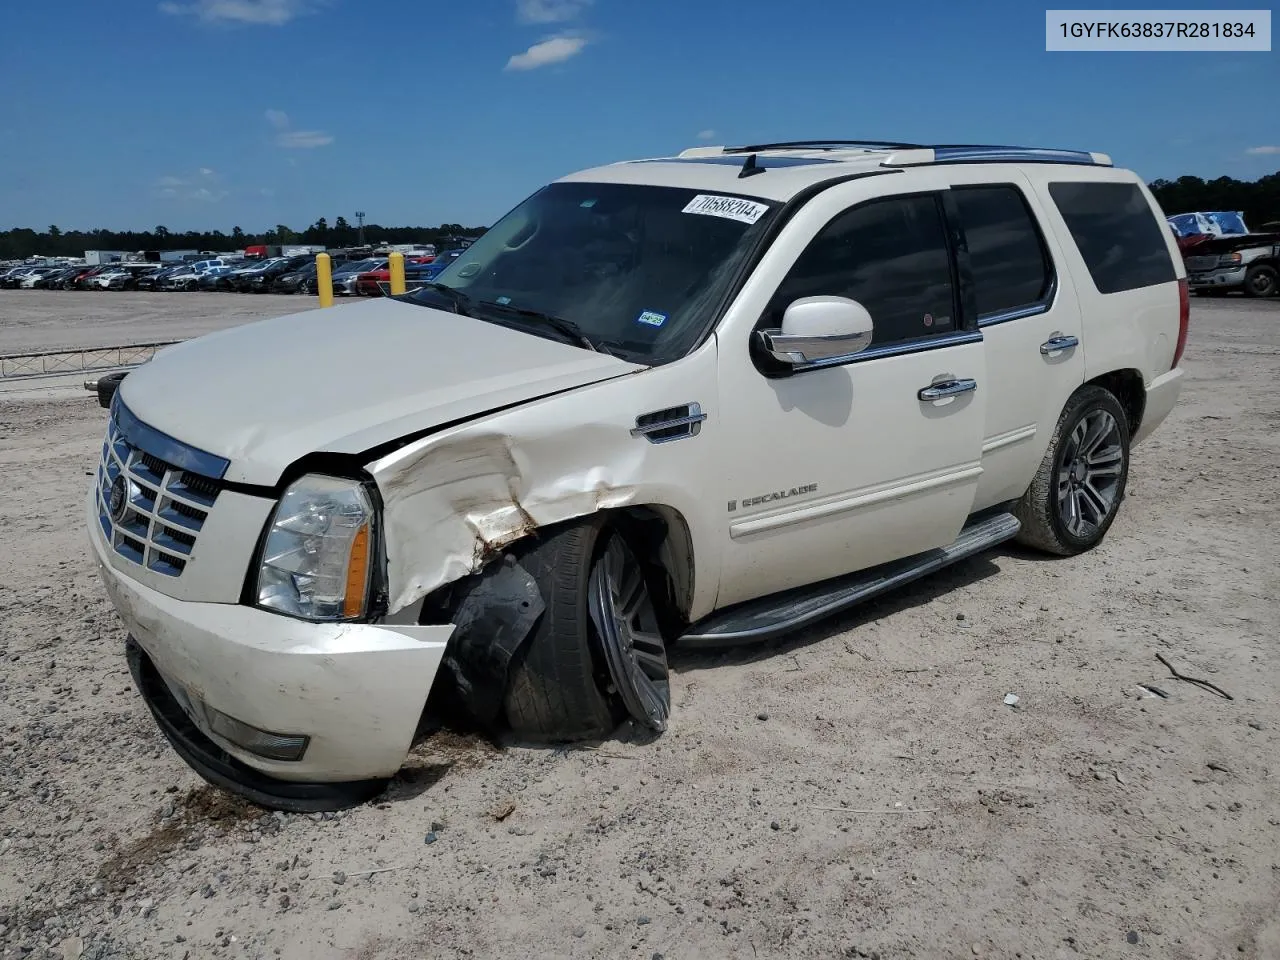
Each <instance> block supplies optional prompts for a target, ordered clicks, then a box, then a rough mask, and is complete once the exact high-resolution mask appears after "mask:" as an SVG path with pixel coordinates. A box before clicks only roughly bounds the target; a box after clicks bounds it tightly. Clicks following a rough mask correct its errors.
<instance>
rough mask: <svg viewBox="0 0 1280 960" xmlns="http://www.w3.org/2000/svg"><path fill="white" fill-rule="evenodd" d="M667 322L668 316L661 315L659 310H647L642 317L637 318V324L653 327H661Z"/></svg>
mask: <svg viewBox="0 0 1280 960" xmlns="http://www.w3.org/2000/svg"><path fill="white" fill-rule="evenodd" d="M666 322H667V315H666V314H665V313H659V312H658V311H657V310H646V311H644V312H643V313H642V314H640V316H638V317H636V323H644V324H648V325H649V326H651V327H660V326H662V325H663V324H664V323H666Z"/></svg>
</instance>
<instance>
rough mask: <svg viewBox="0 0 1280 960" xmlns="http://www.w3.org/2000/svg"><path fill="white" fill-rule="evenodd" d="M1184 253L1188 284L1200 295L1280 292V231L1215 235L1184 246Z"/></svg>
mask: <svg viewBox="0 0 1280 960" xmlns="http://www.w3.org/2000/svg"><path fill="white" fill-rule="evenodd" d="M1183 257H1184V262H1185V263H1186V267H1187V281H1188V286H1190V288H1191V290H1192V291H1193V292H1195V293H1196V294H1197V295H1198V296H1216V295H1222V294H1225V293H1229V292H1231V291H1239V292H1241V293H1243V294H1244V295H1245V296H1246V297H1274V296H1276V294H1277V293H1280V231H1277V232H1272V233H1248V234H1244V235H1243V236H1225V237H1212V238H1209V239H1206V240H1204V241H1202V242H1200V243H1197V244H1195V246H1194V247H1191V248H1188V249H1186V250H1184V251H1183Z"/></svg>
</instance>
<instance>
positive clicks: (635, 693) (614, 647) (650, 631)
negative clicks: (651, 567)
mask: <svg viewBox="0 0 1280 960" xmlns="http://www.w3.org/2000/svg"><path fill="white" fill-rule="evenodd" d="M587 603H588V608H587V609H588V612H589V613H590V615H591V622H592V623H593V624H594V625H595V628H596V631H597V633H598V634H599V636H600V644H601V646H602V647H603V648H604V655H605V661H606V663H607V664H608V667H609V675H610V677H612V679H613V685H614V688H615V689H616V691H617V693H618V696H619V697H620V698H621V699H622V703H623V706H625V707H626V709H627V712H628V713H629V714H631V716H632V717H633V718H635V719H636V720H637V721H639V722H640V723H643V724H645V725H646V726H647V727H649V728H651V729H653V730H656V731H658V732H662V731H664V730H666V728H667V718H668V716H670V714H671V685H670V679H669V678H670V673H669V671H668V668H667V648H666V644H665V643H663V640H662V634H661V632H660V630H659V628H658V618H657V615H656V613H655V612H654V609H653V600H652V599H651V598H650V596H649V588H648V587H647V586H646V584H645V581H644V574H643V571H642V570H641V567H640V563H639V561H638V560H637V559H636V557H635V555H634V554H633V553H632V552H631V551H630V550H629V549H628V548H627V545H626V543H624V542H623V540H622V538H621V537H620V536H618V535H617V534H614V535H613V536H611V537H610V538H609V545H608V546H607V547H606V548H605V551H604V553H603V554H602V555H601V556H600V559H599V560H598V561H597V562H596V565H595V567H594V568H593V569H592V571H591V577H590V581H589V583H588V586H587Z"/></svg>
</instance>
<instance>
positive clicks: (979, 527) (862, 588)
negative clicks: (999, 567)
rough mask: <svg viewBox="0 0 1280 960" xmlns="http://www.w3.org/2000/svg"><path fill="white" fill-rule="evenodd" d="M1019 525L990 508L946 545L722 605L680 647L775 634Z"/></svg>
mask: <svg viewBox="0 0 1280 960" xmlns="http://www.w3.org/2000/svg"><path fill="white" fill-rule="evenodd" d="M1020 527H1021V524H1019V523H1018V520H1017V518H1016V517H1014V515H1013V514H1011V513H996V514H988V515H986V516H984V517H982V518H981V519H974V520H971V521H970V522H969V523H968V524H966V525H965V527H964V529H963V530H961V531H960V536H958V537H956V539H955V540H954V541H953V542H952V543H950V544H949V545H947V546H945V547H942V548H941V549H938V550H929V551H927V552H925V553H920V554H917V555H915V556H914V557H907V558H906V559H904V560H894V561H893V562H891V563H886V564H882V565H881V566H878V567H873V568H872V569H870V570H860V571H858V572H857V573H850V574H846V575H845V576H842V577H836V578H835V579H832V580H824V581H823V582H822V583H816V584H813V585H812V586H807V587H798V588H796V589H794V590H787V591H785V592H783V593H776V594H773V595H772V596H768V597H762V598H760V599H759V600H748V601H746V602H745V603H740V604H738V605H736V606H733V607H729V608H728V609H726V610H721V611H717V612H716V613H713V614H711V615H710V616H708V617H705V618H703V619H702V620H700V621H698V622H697V623H695V624H693V625H692V626H691V627H690V628H689V629H688V630H687V631H686V632H685V633H684V634H683V635H682V636H681V637H680V639H679V640H678V641H676V645H675V646H676V649H694V650H697V649H709V648H715V647H727V646H736V645H738V644H746V643H759V642H761V641H764V640H771V639H773V638H774V637H777V636H778V635H780V634H783V633H788V632H790V631H792V630H796V629H798V628H799V627H803V626H807V625H808V624H810V623H813V622H814V621H816V620H822V619H824V618H826V617H829V616H832V615H833V614H836V613H840V612H841V611H844V610H847V609H849V608H850V607H852V606H855V605H856V604H859V603H862V602H863V601H864V600H869V599H870V598H871V597H875V596H878V595H880V594H882V593H885V592H887V591H889V590H893V589H894V588H895V587H900V586H902V585H903V584H906V583H910V582H911V581H912V580H917V579H919V578H920V577H923V576H927V575H928V574H930V573H934V572H936V571H938V570H941V569H942V568H943V567H945V566H948V565H950V564H953V563H955V562H956V561H958V560H964V559H965V558H966V557H971V556H973V555H974V554H976V553H981V552H982V551H983V550H986V549H987V548H989V547H994V546H995V545H996V544H998V543H1003V542H1004V541H1006V540H1011V539H1012V538H1013V537H1014V536H1016V535H1017V533H1018V530H1019V528H1020Z"/></svg>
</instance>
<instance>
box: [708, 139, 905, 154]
mask: <svg viewBox="0 0 1280 960" xmlns="http://www.w3.org/2000/svg"><path fill="white" fill-rule="evenodd" d="M920 146H922V144H919V143H899V142H898V141H896V140H783V141H779V142H778V143H755V144H751V145H750V146H745V147H722V148H721V149H722V150H723V151H724V152H725V153H759V152H760V151H761V150H792V149H809V150H839V149H841V148H842V147H880V148H882V149H883V148H885V147H888V148H891V149H894V150H908V149H913V148H917V147H920Z"/></svg>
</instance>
